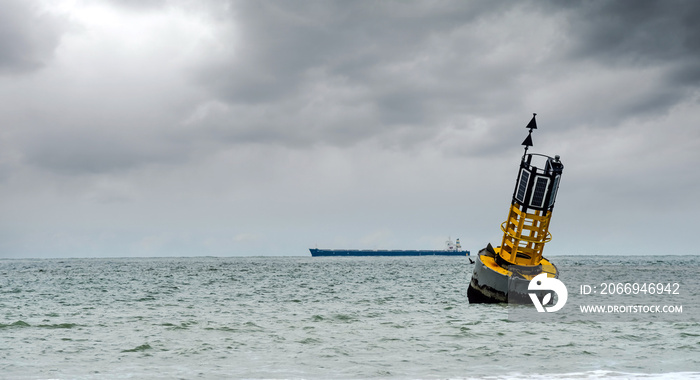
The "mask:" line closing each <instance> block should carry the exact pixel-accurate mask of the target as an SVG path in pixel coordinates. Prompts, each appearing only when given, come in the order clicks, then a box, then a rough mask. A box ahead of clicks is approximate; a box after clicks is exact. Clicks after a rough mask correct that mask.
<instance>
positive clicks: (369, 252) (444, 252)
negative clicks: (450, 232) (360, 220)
mask: <svg viewBox="0 0 700 380" xmlns="http://www.w3.org/2000/svg"><path fill="white" fill-rule="evenodd" d="M309 251H311V256H313V257H316V256H464V257H466V256H469V251H463V250H462V245H461V244H460V243H459V239H457V242H456V243H453V242H452V240H447V241H446V242H445V249H435V250H401V249H319V248H309Z"/></svg>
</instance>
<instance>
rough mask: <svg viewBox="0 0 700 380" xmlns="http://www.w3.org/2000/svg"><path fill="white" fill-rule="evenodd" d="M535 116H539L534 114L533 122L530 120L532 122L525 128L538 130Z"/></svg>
mask: <svg viewBox="0 0 700 380" xmlns="http://www.w3.org/2000/svg"><path fill="white" fill-rule="evenodd" d="M535 116H537V114H536V113H533V114H532V120H530V122H529V123H527V127H525V128H530V129H537V121H535Z"/></svg>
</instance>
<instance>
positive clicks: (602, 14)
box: [552, 0, 700, 114]
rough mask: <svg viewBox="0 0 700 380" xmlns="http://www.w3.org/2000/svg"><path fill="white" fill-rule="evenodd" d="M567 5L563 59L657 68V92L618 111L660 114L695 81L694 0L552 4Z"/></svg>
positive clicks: (698, 28) (697, 31) (698, 70)
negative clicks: (567, 43)
mask: <svg viewBox="0 0 700 380" xmlns="http://www.w3.org/2000/svg"><path fill="white" fill-rule="evenodd" d="M552 4H554V5H555V8H556V7H559V6H564V7H566V8H567V10H566V14H567V17H566V19H567V25H568V27H567V30H566V31H567V35H568V36H569V39H570V41H571V46H570V50H569V51H568V53H569V54H568V59H570V60H572V61H588V62H591V61H593V62H596V63H598V64H600V65H603V66H608V67H613V68H614V67H640V68H644V67H655V66H656V67H663V69H664V70H665V76H664V80H665V82H664V83H661V84H660V88H659V92H658V94H650V96H649V97H647V98H643V99H640V101H639V103H638V104H637V105H634V106H631V107H628V108H626V109H622V110H620V112H621V113H627V114H639V113H641V112H652V113H653V112H664V111H666V110H668V109H669V107H670V106H673V105H674V104H676V103H677V102H678V101H679V100H681V99H682V98H684V97H685V96H687V94H688V91H689V90H691V91H692V90H697V87H698V85H700V65H699V64H698V62H700V23H698V20H700V2H697V1H683V0H679V1H659V0H641V1H589V2H580V3H566V2H553V3H552Z"/></svg>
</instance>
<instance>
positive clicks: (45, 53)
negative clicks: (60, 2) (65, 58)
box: [0, 0, 67, 74]
mask: <svg viewBox="0 0 700 380" xmlns="http://www.w3.org/2000/svg"><path fill="white" fill-rule="evenodd" d="M66 26H67V22H65V20H61V19H60V18H57V17H55V16H52V15H49V14H46V13H41V12H39V11H38V10H37V9H36V7H35V6H34V4H32V3H31V2H29V1H24V0H7V1H3V2H1V3H0V74H3V73H5V74H7V73H22V72H29V71H33V70H36V69H38V68H41V67H43V66H44V65H46V64H47V63H48V61H49V60H50V59H51V57H52V56H53V52H54V50H55V48H56V47H57V46H58V43H59V41H60V38H61V35H62V33H63V32H64V31H65V29H66Z"/></svg>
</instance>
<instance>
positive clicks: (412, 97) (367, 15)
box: [197, 2, 519, 144]
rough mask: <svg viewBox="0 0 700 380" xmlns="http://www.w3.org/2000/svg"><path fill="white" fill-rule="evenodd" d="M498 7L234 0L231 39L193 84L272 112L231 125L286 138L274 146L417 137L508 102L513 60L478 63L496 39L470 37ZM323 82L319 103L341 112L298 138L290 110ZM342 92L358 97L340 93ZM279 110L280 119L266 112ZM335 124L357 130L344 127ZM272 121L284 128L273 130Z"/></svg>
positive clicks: (302, 127) (305, 102) (297, 122)
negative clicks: (389, 134) (446, 120)
mask: <svg viewBox="0 0 700 380" xmlns="http://www.w3.org/2000/svg"><path fill="white" fill-rule="evenodd" d="M503 7H505V5H503V4H497V5H493V4H492V3H488V2H475V3H469V4H465V3H461V2H445V3H438V4H435V3H430V4H429V6H428V4H422V3H411V4H406V3H399V2H392V3H375V2H358V3H355V2H353V3H348V2H311V3H310V2H300V3H297V2H242V3H236V7H235V8H233V9H232V10H231V15H230V17H231V18H232V19H233V21H231V22H232V23H233V24H235V25H236V32H237V33H238V34H239V35H237V36H235V37H234V36H228V39H227V40H225V41H226V42H227V43H229V44H230V51H229V52H228V55H227V56H224V57H220V58H219V59H217V60H212V61H211V62H210V63H209V64H205V65H203V66H202V67H201V68H200V69H199V71H198V75H197V77H198V81H199V83H201V84H202V85H204V86H205V87H206V88H208V89H210V90H211V91H212V94H213V96H215V97H217V98H218V99H220V100H221V101H223V102H225V103H227V104H231V105H244V106H245V105H249V106H253V107H265V106H266V105H270V108H271V109H272V110H271V112H272V113H273V114H267V115H265V117H262V118H259V119H257V120H256V121H255V122H250V121H247V120H246V118H245V117H242V118H241V117H239V118H236V119H232V120H231V123H230V124H231V125H230V128H231V129H233V130H236V129H238V128H240V126H241V125H244V126H243V127H242V128H243V129H248V128H261V129H262V130H267V131H269V132H273V131H285V135H284V136H285V137H284V138H282V136H280V138H279V139H278V140H283V139H286V138H287V137H289V136H290V135H292V134H296V137H297V138H298V140H300V141H302V142H306V143H307V144H310V143H315V142H319V141H321V142H330V143H333V144H335V143H336V142H337V141H346V142H350V143H352V142H356V141H362V140H364V139H368V138H373V137H376V136H381V135H386V131H387V130H396V131H400V132H401V133H403V134H405V133H406V131H407V130H408V129H413V130H415V133H416V135H418V136H424V135H425V131H424V130H425V129H426V128H428V129H432V130H434V131H437V128H438V127H439V124H440V123H441V122H442V121H443V120H442V119H443V115H445V114H454V113H455V112H456V113H465V112H485V111H487V110H488V109H490V108H492V107H493V105H492V102H493V100H494V99H496V98H498V99H499V100H500V101H503V100H504V96H505V97H515V96H517V94H505V93H503V89H504V88H505V87H507V85H508V84H509V83H510V82H512V81H514V80H516V78H517V75H518V72H517V71H516V70H512V68H513V67H512V66H517V65H519V63H518V62H509V63H508V64H507V65H492V64H488V63H486V62H484V61H483V60H482V58H481V57H480V56H479V52H480V51H483V49H488V48H489V46H490V45H491V44H492V43H495V41H490V40H489V38H491V36H490V35H487V34H485V35H481V36H475V35H474V33H472V32H473V30H470V28H478V27H477V26H475V23H478V22H485V23H489V22H492V20H490V19H491V18H496V20H495V21H493V22H498V20H497V16H495V14H497V12H498V11H500V10H502V8H503ZM323 85H327V86H330V87H331V89H330V91H331V94H329V95H328V96H327V97H326V98H325V100H326V101H327V103H328V105H329V106H336V107H338V108H341V109H342V110H340V111H341V112H347V113H346V114H345V115H340V116H341V117H337V118H336V120H326V121H327V122H332V123H331V124H328V125H326V126H324V127H323V128H322V129H323V131H322V133H316V132H319V131H318V129H314V128H311V132H314V133H306V130H308V128H309V123H304V120H302V119H303V118H297V117H295V113H296V112H298V110H302V109H306V108H308V107H309V101H310V99H314V98H315V96H314V95H319V96H325V95H324V94H322V93H319V92H318V88H319V87H321V86H323ZM348 92H355V93H358V96H351V97H344V96H343V95H342V94H344V93H348ZM496 94H498V95H496ZM334 96H337V97H334ZM272 105H278V107H274V106H272ZM357 109H361V110H362V112H363V114H362V115H361V117H359V118H358V117H356V116H355V115H353V114H352V112H353V111H355V110H357ZM282 110H283V111H284V112H285V115H284V116H282V115H274V113H275V112H280V111H282ZM318 111H319V113H320V114H323V113H324V111H326V110H323V109H319V110H318ZM343 118H344V119H346V120H357V119H360V121H361V122H363V123H365V125H356V126H354V127H350V126H349V125H348V124H349V123H348V122H347V121H345V120H343ZM277 121H279V122H281V123H283V124H284V125H274V123H275V122H277ZM253 124H257V125H256V126H255V127H253ZM237 126H238V127H237ZM335 132H337V135H334V133H335ZM251 136H252V135H251ZM255 136H257V137H260V136H261V134H255ZM269 136H270V137H273V134H272V133H271V134H269ZM241 137H244V136H241ZM292 140H294V139H293V138H292ZM411 140H415V139H410V138H409V139H408V140H406V141H411Z"/></svg>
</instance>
